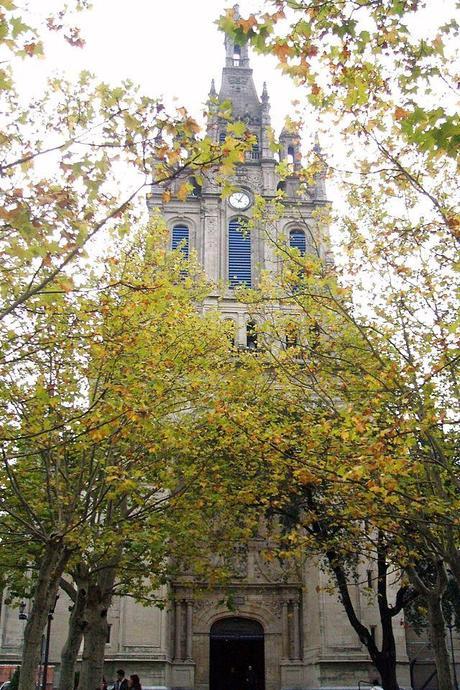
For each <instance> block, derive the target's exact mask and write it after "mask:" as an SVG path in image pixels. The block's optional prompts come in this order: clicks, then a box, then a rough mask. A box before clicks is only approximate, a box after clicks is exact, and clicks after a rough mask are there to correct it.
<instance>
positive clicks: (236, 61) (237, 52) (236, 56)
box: [233, 45, 241, 67]
mask: <svg viewBox="0 0 460 690" xmlns="http://www.w3.org/2000/svg"><path fill="white" fill-rule="evenodd" d="M240 60H241V47H240V46H237V45H235V46H233V66H234V67H239V66H240Z"/></svg>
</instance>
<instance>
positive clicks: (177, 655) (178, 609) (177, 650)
mask: <svg viewBox="0 0 460 690" xmlns="http://www.w3.org/2000/svg"><path fill="white" fill-rule="evenodd" d="M174 605H175V629H174V659H175V660H176V661H181V660H182V654H181V644H180V638H181V632H182V631H181V622H182V621H181V618H182V616H181V614H182V601H176V602H175V604H174Z"/></svg>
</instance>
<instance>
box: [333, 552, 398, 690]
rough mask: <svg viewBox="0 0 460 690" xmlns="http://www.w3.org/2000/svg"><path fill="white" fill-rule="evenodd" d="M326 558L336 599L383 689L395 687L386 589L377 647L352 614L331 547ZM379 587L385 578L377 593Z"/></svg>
mask: <svg viewBox="0 0 460 690" xmlns="http://www.w3.org/2000/svg"><path fill="white" fill-rule="evenodd" d="M327 558H328V561H329V565H330V567H331V569H332V572H333V573H334V576H335V580H336V583H337V587H338V590H339V594H340V600H341V602H342V604H343V607H344V609H345V613H346V614H347V618H348V620H349V622H350V624H351V626H352V628H353V629H354V630H355V632H356V633H357V635H358V637H359V639H360V640H361V642H362V643H363V644H364V645H365V646H366V648H367V651H368V652H369V656H370V657H371V659H372V662H373V664H374V666H375V668H376V669H377V671H378V672H379V674H380V677H381V682H382V687H383V689H384V690H399V684H398V680H397V676H396V646H395V641H394V635H393V626H392V620H391V615H390V611H389V610H388V608H387V606H386V593H385V600H384V602H380V601H379V609H380V617H381V622H382V636H383V644H382V651H380V650H379V649H378V647H377V645H376V644H375V640H374V639H373V637H372V635H371V633H370V631H369V630H368V629H367V627H366V626H365V625H363V624H362V623H361V621H360V620H359V618H358V616H357V615H356V611H355V608H354V606H353V602H352V600H351V597H350V592H349V589H348V582H347V577H346V573H345V570H344V568H343V566H342V565H341V564H340V562H339V560H338V559H337V556H336V554H335V553H334V552H333V551H329V552H328V553H327ZM385 573H386V569H385ZM381 574H382V573H381V572H380V571H379V579H380V577H381ZM383 587H385V588H386V578H385V579H384V582H383V583H382V582H380V583H379V593H381V592H382V591H383V589H382V588H383ZM385 608H387V611H386V612H384V611H383V610H384V609H385Z"/></svg>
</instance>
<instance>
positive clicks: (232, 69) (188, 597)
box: [0, 38, 409, 690]
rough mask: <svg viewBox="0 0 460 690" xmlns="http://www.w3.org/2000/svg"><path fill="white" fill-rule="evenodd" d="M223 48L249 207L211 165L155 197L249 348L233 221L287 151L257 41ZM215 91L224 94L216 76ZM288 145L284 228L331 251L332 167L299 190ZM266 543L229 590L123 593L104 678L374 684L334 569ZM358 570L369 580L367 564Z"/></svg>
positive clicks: (12, 632) (4, 640)
mask: <svg viewBox="0 0 460 690" xmlns="http://www.w3.org/2000/svg"><path fill="white" fill-rule="evenodd" d="M225 47H226V64H225V67H224V68H223V73H222V86H221V89H220V92H219V95H218V98H219V99H220V100H227V99H228V100H230V101H231V102H232V104H233V114H234V117H235V118H240V119H243V120H244V121H245V122H246V123H247V124H248V126H249V128H250V129H251V131H252V132H253V133H254V134H255V135H256V137H257V141H258V145H257V147H255V148H254V150H253V151H252V152H250V154H249V155H248V157H247V160H246V162H245V163H244V164H242V165H241V166H240V167H239V169H238V171H237V173H236V176H235V179H234V185H235V188H236V189H238V190H242V191H243V192H245V193H246V194H247V196H248V197H249V205H248V207H247V208H245V209H244V211H239V210H237V209H236V208H235V207H232V205H231V202H230V200H227V199H222V198H221V195H220V189H219V187H218V186H217V184H216V181H215V179H214V177H213V175H212V174H210V175H209V176H207V177H205V180H204V183H203V185H202V187H201V188H200V189H198V190H196V192H195V193H194V194H193V195H191V196H190V197H189V198H188V199H187V200H186V201H184V202H179V201H177V200H176V201H174V200H172V201H170V202H168V203H167V204H164V203H163V201H162V194H163V189H162V188H161V187H160V186H156V185H153V187H152V190H151V193H150V195H149V197H148V205H149V207H150V208H151V209H154V208H155V209H159V210H160V212H161V213H162V214H163V215H164V217H165V218H166V221H167V223H168V224H169V226H170V227H171V229H172V228H173V227H174V225H175V224H177V223H181V224H185V225H187V227H188V228H189V233H190V237H189V244H190V248H191V249H192V250H194V251H195V252H196V254H197V257H198V259H199V261H200V262H201V264H202V265H203V267H204V269H205V271H206V273H207V275H208V277H209V279H210V280H211V281H213V282H214V283H215V284H216V285H220V286H224V287H223V288H222V287H221V288H219V289H217V288H216V292H215V294H214V295H213V296H211V297H210V298H209V300H208V306H209V305H214V304H217V303H218V304H219V308H220V309H221V310H222V312H223V314H224V317H225V318H230V319H233V320H234V322H235V332H236V336H235V339H236V342H237V343H238V344H239V345H240V346H243V347H244V346H245V345H247V336H248V332H247V321H248V316H247V314H246V313H245V309H244V306H243V305H242V304H240V303H239V302H238V301H237V300H236V299H235V298H234V294H233V292H232V291H231V290H230V289H228V288H227V287H225V286H226V285H228V280H229V275H228V227H229V222H230V221H231V220H232V219H233V218H235V217H237V216H241V215H243V216H247V217H250V214H251V206H252V203H253V200H254V195H255V194H260V195H262V196H263V197H264V198H265V199H267V200H271V199H273V198H274V197H275V195H276V192H277V188H278V185H279V183H280V180H279V178H278V176H277V173H276V166H277V160H276V159H275V157H274V154H273V153H272V152H271V150H270V146H269V134H268V127H269V125H270V115H269V97H268V93H267V89H266V87H265V85H264V88H263V91H262V95H261V98H260V99H259V97H258V95H257V92H256V89H255V86H254V82H253V77H252V70H251V69H250V65H249V57H248V54H247V48H246V47H241V48H237V47H235V46H234V45H233V43H232V41H231V40H229V39H228V38H227V39H226V44H225ZM210 96H211V98H215V97H217V93H216V91H215V89H214V85H212V87H211V92H210ZM225 126H226V123H225V121H223V120H219V118H218V116H217V115H215V116H211V117H210V120H209V122H208V132H209V134H210V136H212V137H214V139H215V140H216V141H218V140H219V137H220V136H221V134H222V133H223V132H224V131H225ZM280 144H281V149H280V155H281V157H285V158H288V159H289V158H291V162H292V175H291V176H290V177H289V178H288V179H287V180H286V181H285V183H284V189H285V193H286V197H285V201H284V202H283V203H284V205H285V212H284V216H283V218H282V219H281V220H280V221H279V222H278V223H277V225H276V227H275V228H274V233H275V234H276V235H277V236H279V235H280V234H282V235H283V236H288V235H289V231H290V229H291V228H295V227H298V226H299V223H300V222H301V223H302V227H303V228H305V230H306V234H307V236H308V242H309V243H310V245H311V247H312V248H313V250H314V251H316V252H318V253H319V255H320V256H321V258H322V259H323V260H324V261H328V260H329V257H330V252H329V244H328V236H327V233H326V232H325V230H324V228H322V229H320V228H318V226H317V224H316V220H315V217H316V214H315V211H317V210H318V209H319V208H321V207H323V206H324V205H326V204H327V203H328V202H327V199H326V193H325V186H324V177H323V176H322V175H318V177H317V179H316V181H315V182H314V184H312V186H311V187H310V188H308V189H307V190H304V191H303V193H302V194H300V195H299V193H298V187H299V181H298V178H297V176H296V169H297V168H298V165H299V155H300V143H299V141H298V138H297V136H295V135H294V134H292V133H290V132H288V131H286V130H283V132H282V133H281V136H280ZM251 252H252V264H251V266H252V280H253V282H254V284H255V282H256V281H257V276H258V273H259V272H260V270H261V269H268V270H270V271H274V270H276V268H277V266H276V261H275V258H274V254H273V252H272V250H271V249H270V246H269V244H268V243H267V242H266V241H265V240H264V237H263V236H262V235H261V234H259V233H258V232H257V230H254V231H251ZM205 307H206V305H205ZM265 546H266V543H265V542H264V539H263V538H261V539H259V540H254V541H253V542H251V543H250V544H247V545H242V547H241V550H240V553H239V554H238V559H237V563H236V576H235V579H234V582H232V583H231V585H230V586H229V587H228V588H227V589H226V590H225V591H224V590H222V589H216V590H214V591H212V592H209V591H201V590H199V589H197V588H196V587H193V586H192V585H191V584H190V582H189V581H187V580H186V579H184V581H180V582H176V583H174V584H173V586H172V587H171V591H169V592H166V591H165V592H164V597H165V607H164V608H163V609H160V608H156V607H149V608H145V607H143V606H141V605H139V604H136V603H135V602H133V601H132V600H130V599H127V598H123V599H116V600H115V602H114V604H113V606H112V607H111V609H110V611H109V615H108V621H109V624H110V626H111V628H110V639H109V640H108V641H107V647H106V666H105V675H106V677H107V678H108V679H110V678H114V677H115V671H116V669H117V668H119V667H120V666H121V667H123V668H124V669H125V670H126V672H127V673H133V672H136V673H138V674H139V675H140V677H141V679H142V682H143V684H144V685H146V686H147V685H154V686H166V687H168V688H178V689H179V688H180V689H181V690H190V689H191V688H196V690H208V689H209V688H210V672H211V669H210V666H211V665H212V664H214V666H216V664H221V667H220V668H221V670H223V671H225V673H221V675H224V676H225V675H228V676H229V675H230V673H231V669H232V668H234V669H235V672H239V673H240V677H241V673H242V672H243V671H244V670H245V669H242V665H244V664H246V665H247V664H248V661H251V663H252V664H253V665H254V666H255V668H256V669H257V670H258V673H259V678H258V684H257V688H255V689H252V690H280V689H281V688H283V689H286V690H287V689H294V688H309V689H311V688H325V687H331V686H333V687H336V688H339V687H354V688H356V687H357V685H358V682H359V681H364V682H367V683H369V682H371V681H372V680H373V679H374V678H375V677H376V673H375V670H373V668H372V665H371V664H370V662H369V658H368V655H367V653H366V650H365V648H364V647H363V645H362V644H361V643H360V641H359V640H358V638H357V636H356V634H355V633H354V632H353V631H352V629H351V627H350V625H349V623H348V620H347V619H346V616H345V613H344V611H343V608H342V606H341V605H340V603H339V602H338V599H337V595H336V594H335V593H330V589H329V587H328V585H329V583H328V580H327V577H326V575H325V573H324V572H323V571H322V570H321V568H320V567H318V564H317V563H314V562H309V563H307V564H305V565H303V566H302V567H300V566H297V567H294V566H293V565H290V566H288V565H285V566H284V567H281V566H280V565H279V564H278V563H277V562H276V563H270V564H269V563H268V562H267V561H266V560H265V559H264V558H263V555H262V550H263V548H264V547H265ZM360 580H361V581H362V582H365V583H366V584H367V582H368V576H367V572H366V570H364V571H363V573H362V577H361V578H360ZM352 590H353V591H352V594H353V598H354V603H355V605H356V608H357V611H358V612H359V613H360V615H361V617H362V620H363V622H364V623H365V624H367V625H369V626H375V634H376V638H377V641H379V640H378V636H379V627H378V611H377V608H376V603H375V597H373V598H372V597H371V598H370V597H369V596H368V595H367V594H366V589H365V587H363V586H359V585H355V586H353V588H352ZM229 600H231V603H232V606H231V609H230V608H229V606H228V601H229ZM69 604H70V600H68V599H67V598H66V595H65V594H63V593H61V595H60V598H59V601H58V604H57V608H56V614H55V619H54V622H53V628H52V635H51V650H50V660H51V663H52V664H53V665H54V666H55V670H56V673H55V677H56V678H58V676H59V657H60V650H61V646H62V643H63V641H64V639H65V636H66V625H67V618H68V608H69ZM222 621H227V622H228V623H229V625H230V628H231V626H234V631H233V632H232V630H231V629H230V632H227V633H225V632H224V633H222V632H221V634H218V631H219V625H220V624H221V622H222ZM251 622H252V628H251V625H250V623H251ZM401 623H402V624H401V625H400V621H399V620H397V621H395V633H396V641H397V648H398V659H399V665H400V673H399V682H400V683H401V684H402V685H404V686H406V687H409V660H408V657H407V653H406V628H405V626H404V621H403V620H402V617H401ZM240 624H241V625H240ZM23 625H24V622H23V621H21V620H19V619H18V610H17V609H11V608H10V607H9V606H7V605H6V604H5V600H4V601H3V606H2V610H1V617H0V662H1V664H3V665H4V666H5V667H8V668H13V667H14V666H15V664H16V663H17V662H18V661H19V659H20V651H21V644H22V636H23ZM221 630H224V628H221ZM248 630H249V632H248ZM216 631H217V632H216ZM251 631H252V632H251ZM254 631H256V632H254ZM257 631H261V632H257ZM213 649H214V650H217V651H214V652H213V651H212V650H213ZM213 654H214V657H213ZM219 655H220V656H219ZM218 656H219V659H218V658H217V657H218ZM225 664H228V666H225ZM229 669H230V671H229ZM218 670H219V669H218ZM226 683H227V680H226V679H225V678H223V679H222V680H221V681H219V682H218V681H213V683H211V686H212V687H211V688H210V690H221V688H222V690H239V688H236V687H230V686H229V684H228V683H227V684H226ZM241 690H242V688H241ZM249 690H251V689H249Z"/></svg>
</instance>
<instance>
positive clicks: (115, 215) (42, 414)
mask: <svg viewBox="0 0 460 690" xmlns="http://www.w3.org/2000/svg"><path fill="white" fill-rule="evenodd" d="M85 8H87V3H86V1H85V0H76V1H75V2H74V3H71V4H70V5H69V4H67V5H66V6H65V7H63V9H62V10H60V11H58V12H56V14H55V16H53V17H49V18H48V19H47V21H46V27H42V26H38V25H32V24H33V22H32V20H31V18H30V16H29V15H28V13H27V10H24V11H23V10H20V9H19V8H18V7H17V6H16V5H15V3H14V2H12V1H11V0H3V2H1V9H2V27H3V28H2V37H1V39H0V40H1V44H2V48H3V51H4V61H3V63H2V69H1V71H0V80H1V87H2V93H1V99H2V112H3V114H4V126H3V129H2V137H1V141H0V149H1V150H0V174H1V177H2V204H1V206H2V211H1V213H0V227H1V237H0V245H1V251H2V256H3V258H4V260H3V262H2V267H1V269H0V274H1V281H2V290H1V293H0V331H1V341H2V348H1V352H0V406H1V414H2V429H1V438H2V453H3V466H4V477H3V479H4V486H5V498H4V500H3V501H2V508H4V509H5V512H4V517H5V520H4V523H5V548H11V547H12V546H13V545H14V549H15V550H16V549H18V550H16V551H15V553H16V555H17V556H18V562H17V564H16V566H13V570H14V573H15V577H14V578H13V580H14V582H11V586H12V587H13V590H14V589H15V588H16V589H24V587H26V586H27V582H29V584H30V583H31V582H32V583H33V586H34V606H33V609H32V614H31V617H30V619H29V621H28V624H27V626H26V631H25V658H24V664H23V667H22V675H21V681H20V684H21V687H29V686H30V685H31V684H32V680H31V679H32V676H33V673H34V666H35V665H36V659H37V654H38V648H39V639H40V637H41V632H42V630H43V627H44V624H45V620H46V612H47V610H48V608H49V606H50V604H51V602H52V601H54V597H55V594H56V592H57V587H58V584H59V580H60V577H61V575H62V573H63V572H64V570H65V568H66V567H67V565H68V564H69V562H70V561H71V559H72V557H73V556H74V554H75V551H76V550H77V546H76V544H75V543H72V544H71V543H70V542H71V541H72V539H73V538H75V539H76V541H77V542H78V541H79V539H80V542H79V543H80V545H81V543H82V542H84V541H85V540H86V539H87V537H88V534H87V533H86V532H85V529H88V530H89V527H87V520H88V518H94V516H95V515H96V514H97V512H98V510H99V508H102V505H103V502H104V500H105V499H106V496H107V494H108V493H109V484H110V483H118V484H119V485H123V481H127V480H126V477H121V476H118V475H116V476H112V479H111V482H109V484H106V483H104V482H105V480H106V477H107V476H109V475H108V471H107V468H106V465H107V463H108V455H110V453H111V452H112V451H111V448H110V442H109V441H108V439H107V437H105V436H104V434H105V431H106V427H105V426H104V425H105V424H106V423H107V424H108V423H109V422H108V418H107V417H104V414H108V412H109V408H108V406H107V405H106V404H105V401H104V395H105V394H106V392H105V391H104V392H103V393H101V396H102V397H100V396H99V389H98V388H97V385H96V384H97V382H100V379H98V378H97V372H93V373H94V377H93V374H92V373H91V372H90V371H89V370H88V369H87V368H86V365H87V363H88V361H89V359H90V360H91V361H92V362H93V365H94V363H95V361H96V359H95V353H96V350H97V343H96V342H93V343H92V345H91V346H89V343H90V342H92V341H91V339H92V338H94V337H96V336H95V331H94V330H93V328H97V327H98V325H100V324H97V323H96V322H97V319H96V316H95V314H96V311H97V309H98V308H102V306H103V305H102V304H101V303H99V305H98V307H97V306H96V305H95V304H91V301H90V300H89V301H88V300H87V301H86V302H85V298H84V294H85V290H88V289H91V290H97V289H99V288H98V286H97V284H96V282H97V281H96V282H95V281H94V280H93V279H90V280H89V279H88V262H87V258H88V252H92V251H93V250H94V249H95V248H96V245H95V244H94V240H95V238H96V237H97V236H100V235H104V239H105V240H109V241H112V239H111V237H112V236H111V234H110V233H112V232H113V233H114V236H115V237H116V236H122V235H123V234H124V233H126V232H128V230H129V229H130V228H131V226H132V225H134V224H135V222H136V221H137V220H138V219H139V217H140V206H139V204H137V200H138V196H139V193H140V192H141V191H142V190H143V189H145V188H146V187H147V186H148V185H150V184H151V183H152V182H163V183H166V191H165V194H167V195H170V194H172V193H177V194H178V195H179V196H180V197H181V198H185V196H186V195H187V194H188V193H189V191H190V184H189V182H188V174H189V172H190V173H192V172H193V173H195V174H197V175H198V173H199V172H201V171H203V170H206V168H208V167H212V168H213V170H214V172H215V171H216V168H217V172H218V170H219V168H220V167H221V166H222V171H224V170H225V171H227V170H228V169H230V170H231V169H232V167H233V165H234V164H235V163H236V162H237V161H238V160H239V159H240V158H241V156H242V155H244V153H243V152H244V150H245V147H246V146H247V143H246V141H245V136H244V135H238V136H235V135H233V134H232V132H231V131H229V133H228V136H227V139H226V141H225V142H224V144H223V145H222V146H221V145H213V144H212V143H211V142H210V140H209V139H207V138H200V136H199V126H198V125H197V123H196V122H195V121H194V120H193V119H192V118H191V117H190V116H189V114H188V113H187V111H186V110H185V108H178V109H177V110H176V111H175V112H174V113H172V114H168V113H167V111H166V109H165V108H164V106H163V104H162V103H161V101H160V100H158V99H152V98H147V97H145V96H143V95H142V94H140V92H139V90H138V88H137V87H136V86H135V85H134V84H132V83H128V82H126V83H123V84H121V85H119V86H116V87H113V86H109V85H107V84H103V83H98V81H97V79H96V78H95V77H94V76H93V75H90V74H88V73H83V74H81V75H80V77H79V79H78V80H77V82H76V83H70V82H68V81H65V80H63V79H60V78H53V79H51V80H49V82H48V84H47V88H46V89H45V91H44V93H43V95H42V96H41V97H39V98H37V99H34V100H31V99H30V98H28V97H27V95H26V94H24V93H23V92H22V91H21V88H20V84H19V83H18V82H17V79H16V73H15V65H16V62H15V61H16V60H17V59H19V58H22V59H26V60H27V59H34V58H35V57H36V56H40V55H41V54H43V52H44V51H45V50H46V36H45V34H46V31H57V32H61V33H62V35H63V37H64V39H65V40H67V41H68V42H69V43H71V44H72V45H74V46H75V47H81V46H82V45H83V43H84V41H83V39H82V38H81V36H80V34H79V32H78V29H77V28H76V27H75V26H73V25H72V23H71V22H72V21H73V18H72V16H71V14H69V13H71V10H73V9H85ZM131 174H132V178H129V175H131ZM126 178H129V179H132V180H133V181H132V184H131V186H130V187H129V188H128V187H127V185H126V183H125V181H124V180H125V179H126ZM168 183H170V188H168ZM91 281H92V285H89V284H88V283H91ZM99 287H100V286H99ZM119 287H121V286H119ZM105 288H107V286H105V287H104V289H105ZM107 290H108V288H107ZM138 290H141V288H138ZM119 298H121V296H120V294H119ZM105 308H106V309H107V308H108V307H107V306H106V307H105ZM91 309H94V310H95V311H94V312H91ZM93 316H94V320H93V321H92V320H91V319H92V318H93ZM198 332H199V331H198V330H197V333H198ZM63 339H64V340H65V342H63ZM77 342H78V343H79V345H78V346H77ZM70 358H71V359H70ZM85 358H86V364H85ZM197 359H198V360H199V357H198V358H197ZM99 363H100V364H101V365H102V364H104V366H105V363H103V362H99ZM73 365H75V366H73ZM99 373H100V372H99ZM104 376H108V372H107V371H105V372H104ZM81 380H85V381H86V387H87V389H86V390H85V391H82V389H81ZM165 380H167V376H165ZM66 386H67V387H66ZM92 386H94V390H93V391H92V392H93V393H94V395H95V398H94V399H90V397H88V395H91V390H92V389H91V387H92ZM64 389H65V390H64ZM84 400H86V403H85V402H83V401H84ZM85 405H86V407H85ZM104 405H105V407H104ZM102 407H103V408H104V410H105V412H104V413H102V412H101V414H102V417H103V420H101V421H100V422H98V421H97V419H96V418H95V417H94V416H93V417H92V415H93V414H94V415H95V414H96V411H97V410H101V408H102ZM72 411H73V413H75V414H76V415H77V416H76V417H72ZM91 417H92V421H90V418H91ZM122 417H123V415H122V416H121V417H120V418H119V420H118V421H119V422H120V425H121V426H120V429H121V428H122V426H123V422H126V423H127V426H129V422H130V421H131V422H134V421H135V420H129V419H128V417H127V416H126V415H125V417H123V419H122ZM112 423H113V425H114V428H117V432H119V433H121V431H120V429H118V427H117V426H116V420H112ZM86 424H87V426H86ZM92 424H94V425H95V426H94V428H93V427H92V426H91V425H92ZM99 424H100V426H99ZM101 430H103V431H101ZM112 430H113V429H112ZM98 434H100V438H98ZM77 438H78V439H80V440H81V443H80V444H78V443H77V444H75V441H76V439H77ZM91 439H92V440H91ZM98 444H99V445H98ZM98 453H101V456H104V453H106V454H107V455H106V456H104V457H105V460H100V458H97V457H96V456H97V454H98ZM93 461H94V464H93ZM55 463H56V464H55ZM79 465H80V466H81V471H79V470H78V467H79ZM107 466H108V465H107ZM41 481H43V482H44V484H43V486H41V485H40V482H41ZM87 482H89V484H87ZM37 483H38V486H37ZM85 486H89V487H90V491H89V493H88V496H91V499H90V498H88V499H87V501H86V502H85V501H84V500H83V496H82V492H83V491H84V490H85ZM102 487H105V488H102ZM127 487H128V485H125V489H124V491H127V490H128V488H127ZM44 488H46V495H44V494H43V492H41V489H44ZM99 489H100V491H101V493H100V494H98V493H97V492H98V490H99ZM61 492H62V493H61ZM121 493H123V490H122V491H121ZM76 497H77V498H76ZM42 500H43V501H44V502H41V501H42ZM43 511H44V512H43ZM89 523H91V520H89ZM85 525H86V527H85ZM71 534H72V535H73V536H72V537H71V536H70V535H71ZM77 534H78V535H79V536H78V537H77V536H76V535H77ZM18 566H19V568H21V569H22V570H23V571H28V572H30V569H31V568H32V570H33V571H34V569H35V568H37V569H38V570H37V573H38V574H37V577H32V580H30V579H29V578H28V577H27V576H25V575H24V572H23V573H22V574H21V573H19V575H18ZM13 570H11V571H10V572H13Z"/></svg>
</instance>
